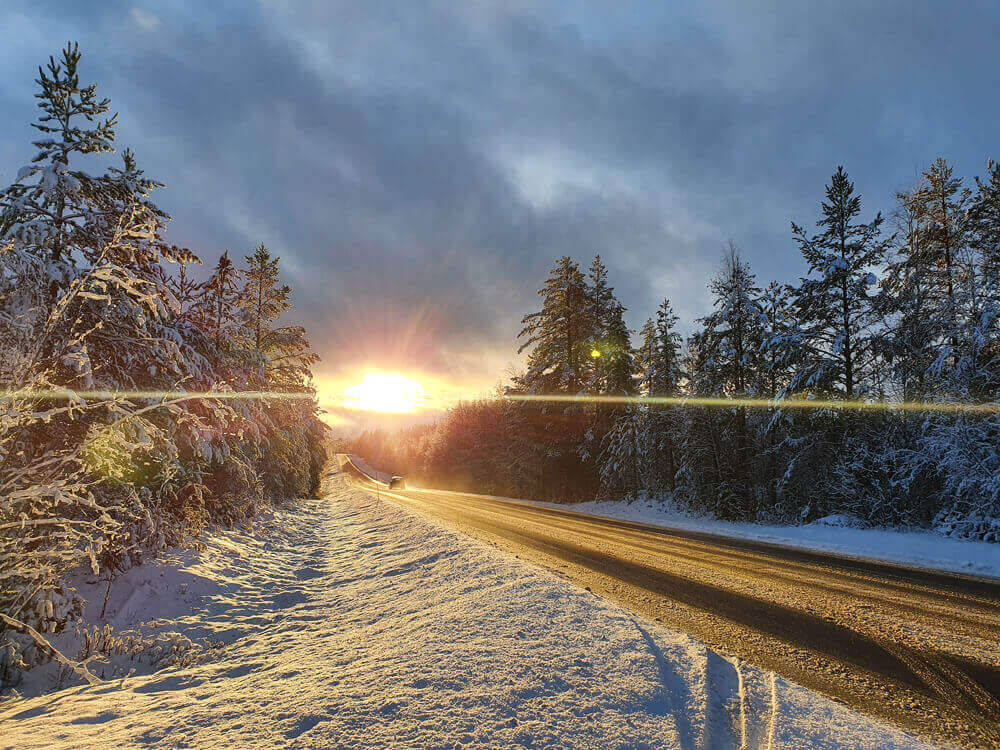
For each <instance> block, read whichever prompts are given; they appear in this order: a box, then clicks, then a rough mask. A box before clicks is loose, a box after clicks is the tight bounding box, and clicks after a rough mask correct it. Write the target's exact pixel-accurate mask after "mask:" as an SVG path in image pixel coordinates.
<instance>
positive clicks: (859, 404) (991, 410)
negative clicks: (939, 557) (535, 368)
mask: <svg viewBox="0 0 1000 750" xmlns="http://www.w3.org/2000/svg"><path fill="white" fill-rule="evenodd" d="M504 398H506V399H508V400H510V401H548V402H556V403H581V404H583V403H587V404H592V403H598V404H619V405H621V404H639V405H642V404H645V405H649V406H707V407H715V408H736V407H744V408H747V409H814V410H822V409H846V410H853V411H929V412H950V413H964V414H1000V402H995V401H994V402H989V403H970V402H961V401H837V400H834V399H810V398H789V399H784V400H775V399H768V398H702V397H689V398H680V397H668V396H592V395H587V394H578V395H575V396H574V395H569V394H565V393H555V394H550V395H542V394H534V393H530V394H529V393H509V394H506V395H505V396H504Z"/></svg>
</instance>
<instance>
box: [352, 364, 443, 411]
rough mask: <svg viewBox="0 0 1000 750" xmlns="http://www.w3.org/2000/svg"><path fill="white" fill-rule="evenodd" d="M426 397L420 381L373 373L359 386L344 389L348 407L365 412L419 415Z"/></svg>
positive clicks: (366, 376)
mask: <svg viewBox="0 0 1000 750" xmlns="http://www.w3.org/2000/svg"><path fill="white" fill-rule="evenodd" d="M424 397H425V393H424V388H423V386H422V385H420V383H418V382H417V381H416V380H411V379H410V378H404V377H403V376H402V375H394V374H391V373H384V372H370V373H368V374H367V375H365V377H364V380H362V381H361V382H360V383H358V384H357V385H352V386H351V387H349V388H345V389H344V406H346V407H347V408H349V409H361V410H364V411H384V412H394V413H405V412H411V411H415V410H416V409H417V407H418V406H420V404H421V403H423V401H424Z"/></svg>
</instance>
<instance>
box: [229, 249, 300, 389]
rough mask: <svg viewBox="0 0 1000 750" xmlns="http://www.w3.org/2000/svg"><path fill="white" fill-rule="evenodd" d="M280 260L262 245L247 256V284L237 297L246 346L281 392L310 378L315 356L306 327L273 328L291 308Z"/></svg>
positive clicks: (280, 326)
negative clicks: (283, 281)
mask: <svg viewBox="0 0 1000 750" xmlns="http://www.w3.org/2000/svg"><path fill="white" fill-rule="evenodd" d="M279 260H280V259H279V258H277V257H274V256H272V255H271V253H270V251H269V250H268V249H267V248H266V247H264V245H263V244H261V245H258V246H257V247H256V248H254V252H253V254H252V255H248V256H246V263H247V266H246V270H244V271H243V278H244V279H245V280H246V284H245V285H244V287H243V291H242V293H241V294H240V307H241V308H242V310H243V314H242V322H243V325H244V327H245V329H246V338H247V340H248V345H249V347H250V348H251V349H253V351H254V352H256V353H257V355H258V356H259V357H260V358H261V361H262V363H263V365H264V368H265V372H266V378H267V382H268V383H269V384H270V385H271V386H273V387H277V388H280V389H282V390H297V389H299V388H301V387H302V386H303V384H304V382H305V381H306V379H307V378H308V377H309V371H310V368H311V366H312V365H313V364H314V363H315V362H317V361H318V357H317V356H316V355H315V354H314V353H313V352H312V349H311V347H310V345H309V341H308V340H307V338H306V331H305V328H303V327H302V326H299V325H276V324H277V322H278V319H279V318H280V317H281V316H282V314H284V313H285V312H286V311H287V310H288V309H289V308H290V307H291V302H290V301H289V297H290V295H291V291H292V290H291V287H290V286H288V285H287V284H282V283H281V278H280V274H279V270H278V261H279Z"/></svg>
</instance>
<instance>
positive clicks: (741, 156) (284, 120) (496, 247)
mask: <svg viewBox="0 0 1000 750" xmlns="http://www.w3.org/2000/svg"><path fill="white" fill-rule="evenodd" d="M0 28H2V29H3V32H4V33H3V40H4V43H3V45H0V66H2V69H3V70H4V71H5V75H4V76H3V77H2V79H0V182H3V183H7V182H10V181H12V180H13V179H14V175H15V173H16V171H17V169H18V168H19V167H20V166H22V165H23V164H26V163H27V162H28V161H29V160H30V158H31V156H32V154H33V151H32V147H31V145H30V141H31V140H32V137H33V131H32V130H31V129H30V128H29V127H28V123H29V122H31V121H32V120H34V119H35V117H36V110H35V103H34V99H33V93H34V90H35V86H34V83H33V78H34V77H35V75H36V69H37V66H38V65H39V64H41V63H43V62H44V61H45V60H46V59H47V57H48V55H49V54H53V53H56V52H57V51H58V50H59V48H60V47H61V46H62V45H63V44H64V43H65V42H66V41H68V40H74V41H79V43H80V46H81V49H82V51H83V53H84V59H83V62H82V63H81V72H82V75H83V77H84V79H85V80H90V81H96V82H97V83H98V84H99V87H100V88H99V90H100V92H101V93H102V94H104V95H106V96H109V97H111V99H112V106H113V109H114V110H116V111H117V112H118V113H119V122H120V124H119V128H118V142H119V144H120V147H122V148H124V147H126V146H128V147H131V148H132V149H133V150H134V151H135V152H136V154H137V156H138V158H139V161H140V166H142V167H143V168H144V169H145V171H146V173H147V175H149V176H151V177H154V178H156V179H158V180H160V181H162V182H164V183H165V184H166V187H165V188H164V189H162V190H161V191H159V193H158V195H157V196H156V200H157V202H158V203H159V205H160V206H161V207H162V208H164V209H165V210H167V211H168V212H169V213H170V214H171V215H172V216H173V222H172V223H171V226H170V229H169V232H168V237H169V239H170V240H171V241H173V242H175V243H177V244H179V245H184V246H187V247H190V248H191V249H192V250H194V251H195V252H196V253H198V254H199V255H200V256H201V257H202V258H204V259H205V260H206V261H207V262H209V263H211V262H214V260H215V259H216V258H217V257H218V255H219V254H220V253H221V251H222V250H224V249H229V250H230V253H231V255H234V256H237V257H239V256H242V255H245V254H248V253H249V252H250V251H251V249H252V248H253V246H254V245H256V244H257V243H260V242H263V243H265V244H266V245H267V246H268V247H269V248H270V249H271V250H272V252H274V253H275V254H276V255H278V256H280V258H281V264H282V267H283V272H284V275H285V277H286V279H287V281H288V282H289V283H290V284H291V285H292V287H293V288H294V304H295V307H294V319H295V320H297V321H298V322H302V323H303V324H305V325H306V326H307V328H308V330H309V332H310V335H311V338H312V341H313V343H314V346H315V348H316V349H317V351H318V353H319V354H320V355H321V357H322V362H321V363H320V364H319V365H318V366H317V368H316V375H317V384H318V385H319V387H320V390H321V394H323V396H324V401H325V404H326V406H327V407H328V408H329V409H330V416H329V419H330V421H332V422H334V423H340V424H346V425H351V424H353V425H360V424H370V423H373V422H377V421H379V420H380V419H381V420H383V423H384V422H385V419H384V418H381V417H379V418H375V417H373V416H371V415H369V416H362V415H361V414H360V413H358V412H355V411H352V410H345V409H343V408H341V407H340V406H338V405H337V400H338V394H339V393H340V392H341V390H343V389H344V388H346V387H348V386H350V385H352V384H355V383H358V382H360V381H361V379H362V377H363V375H364V373H366V372H370V371H378V372H389V373H399V374H402V375H405V376H406V377H409V378H412V379H415V380H417V381H418V382H420V383H421V384H423V386H424V387H425V389H426V390H427V393H428V396H429V398H430V400H431V402H432V405H434V406H440V405H441V404H442V403H445V402H447V401H448V400H449V399H452V398H457V397H460V396H470V395H475V394H479V393H483V392H485V391H488V390H489V389H491V388H492V387H494V386H496V385H497V384H498V383H500V382H501V381H503V380H504V379H506V378H507V377H508V375H509V372H510V370H511V368H516V367H517V366H518V365H519V363H520V361H521V360H520V358H519V357H518V356H517V354H516V351H517V340H516V336H517V333H518V331H519V329H520V326H519V321H520V318H521V316H522V315H524V314H525V313H527V312H530V311H531V310H533V309H534V308H536V307H537V304H538V296H537V290H538V289H539V287H540V286H541V284H542V283H543V281H544V279H545V276H546V275H547V272H548V269H549V268H550V267H551V266H552V264H553V261H554V260H555V259H556V258H558V257H559V256H561V255H570V256H572V257H573V258H575V259H576V260H578V261H579V262H580V263H581V265H584V266H586V265H588V264H589V262H590V260H591V259H592V257H593V255H594V254H595V253H600V254H601V256H602V257H603V258H604V260H605V262H606V264H607V266H608V268H609V275H610V281H611V283H612V284H613V285H614V286H615V287H616V290H617V292H618V294H619V296H620V298H621V299H622V302H623V303H624V304H625V306H626V307H627V308H628V313H627V319H628V321H629V323H630V324H631V325H632V326H633V327H635V328H638V327H640V326H641V324H642V322H643V321H644V320H645V319H646V317H648V316H649V315H651V314H652V313H653V312H654V311H655V309H656V307H657V305H658V304H659V302H660V301H661V300H662V299H663V298H664V297H667V298H669V299H670V300H671V302H672V303H673V305H674V308H675V310H676V311H677V313H678V315H679V316H680V318H681V325H682V327H683V329H684V330H685V331H690V330H692V328H693V325H694V323H693V321H694V320H695V319H696V318H697V317H698V316H700V315H704V314H705V313H707V312H708V310H709V309H710V304H711V302H710V298H709V296H708V293H707V291H706V285H707V283H708V281H709V279H710V278H711V276H712V275H713V273H714V272H715V271H716V270H717V268H718V266H719V261H720V258H721V257H722V253H723V248H724V246H725V245H726V243H727V242H728V241H729V240H732V241H734V242H735V243H736V245H737V246H738V247H739V248H740V249H741V252H742V253H743V255H744V256H745V257H746V258H747V259H748V260H749V261H750V263H751V265H752V267H753V269H754V270H755V271H756V273H757V275H758V279H759V280H760V281H761V282H762V283H766V282H768V281H770V280H772V279H778V280H781V281H793V280H794V279H796V278H797V277H798V276H800V275H801V274H803V273H804V272H805V267H804V265H803V263H802V261H801V258H800V256H799V254H798V250H797V248H796V246H795V243H794V242H793V241H792V236H791V231H790V226H789V224H790V222H791V221H793V220H794V221H796V222H797V223H800V224H803V225H806V226H811V225H812V224H813V223H814V222H815V221H816V219H817V218H818V215H817V214H818V204H819V202H820V200H821V199H822V197H823V186H824V184H825V183H826V182H827V181H828V180H829V177H830V175H831V174H832V172H833V171H834V170H835V169H836V167H837V165H839V164H842V165H843V166H844V167H845V168H846V169H847V171H848V172H849V174H850V175H851V177H852V178H853V179H854V181H855V183H856V187H857V189H858V190H859V192H860V193H861V194H862V196H863V218H866V219H867V217H868V216H870V215H871V214H873V213H874V212H875V211H877V210H882V211H883V212H887V213H888V212H890V211H891V210H892V208H893V200H892V196H893V195H894V193H895V192H897V191H899V190H902V189H905V188H907V187H909V186H910V185H912V184H913V183H914V181H915V179H916V177H917V175H918V174H919V172H920V171H921V170H922V169H923V168H924V167H926V165H927V164H929V163H930V162H931V161H933V160H934V159H935V158H936V157H938V156H945V157H946V158H948V159H949V160H950V161H951V162H952V163H953V164H954V165H955V166H956V170H957V172H958V173H959V174H962V175H964V176H966V177H968V178H969V179H970V181H971V177H972V176H973V175H975V174H982V173H983V172H984V170H985V165H986V161H987V159H988V158H989V157H991V156H992V157H1000V149H998V145H1000V144H997V142H996V132H997V127H996V125H997V122H998V115H1000V98H998V97H997V96H996V92H997V90H998V83H1000V81H998V78H1000V75H998V73H997V69H998V66H997V52H996V40H997V38H1000V4H997V3H995V2H986V1H976V0H969V1H962V0H959V1H958V2H943V1H942V2H921V1H920V0H906V1H900V2H896V1H894V0H886V1H883V2H875V3H872V2H870V0H868V1H864V2H862V1H856V0H841V1H840V2H818V1H817V2H807V3H803V2H801V1H800V0H759V1H758V2H755V3H746V2H715V1H713V0H699V1H693V2H688V1H687V0H675V1H673V2H669V3H664V2H649V3H643V2H630V1H629V0H621V2H614V3H609V2H592V3H589V2H571V1H568V0H560V1H559V2H543V1H536V2H527V1H521V0H462V1H460V2H437V1H435V0H402V1H401V2H378V1H377V0H371V1H370V2H363V3H358V2H332V1H329V0H314V1H312V2H297V1H296V0H257V1H256V2H254V1H253V0H241V1H239V2H227V1H225V0H223V1H220V2H211V3H205V2H179V1H178V0H159V1H158V2H140V3H127V2H120V1H118V0H105V1H102V2H96V1H93V2H91V1H90V0H78V1H77V2H69V1H66V2H53V1H52V0H2V2H0ZM394 419H395V421H393V422H392V423H393V424H395V423H398V422H399V420H400V419H401V418H399V417H397V418H394ZM405 419H409V417H407V418H403V421H405Z"/></svg>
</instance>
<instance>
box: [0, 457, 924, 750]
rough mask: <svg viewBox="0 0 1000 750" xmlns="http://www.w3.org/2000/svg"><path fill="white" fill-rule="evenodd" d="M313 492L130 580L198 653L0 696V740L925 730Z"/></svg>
mask: <svg viewBox="0 0 1000 750" xmlns="http://www.w3.org/2000/svg"><path fill="white" fill-rule="evenodd" d="M324 489H325V494H324V497H323V499H321V500H309V501H304V502H303V504H302V505H301V506H300V507H297V508H295V509H291V510H284V511H280V512H277V513H275V514H274V516H273V517H272V518H271V519H270V521H269V523H268V524H267V526H266V530H265V532H264V533H263V534H258V535H250V534H248V533H245V532H228V533H219V534H215V535H213V536H212V537H210V538H209V539H208V540H207V543H206V546H205V549H204V550H202V551H200V552H199V553H198V554H196V555H192V556H188V557H183V556H182V557H181V558H179V559H181V560H186V563H185V565H184V566H183V569H180V570H173V569H169V570H168V569H166V568H165V567H163V564H161V569H159V572H162V573H164V575H163V576H159V575H158V574H157V571H158V568H157V566H156V565H148V566H144V567H145V570H144V571H139V572H138V573H135V574H133V575H132V576H131V577H130V579H131V580H133V581H137V580H143V581H146V583H144V584H143V585H144V586H145V587H146V589H145V590H146V593H145V594H142V595H141V596H145V597H147V599H146V601H147V604H148V608H149V611H150V612H157V613H160V614H163V613H170V617H169V619H168V620H167V621H166V622H163V623H161V626H162V627H169V628H173V629H177V630H180V631H181V632H183V633H185V634H186V635H188V636H190V637H191V638H193V639H199V640H202V641H205V640H209V641H212V642H215V643H216V644H217V647H216V648H213V649H209V650H208V652H207V654H208V655H207V656H205V657H204V658H203V659H201V660H200V661H199V662H198V663H196V664H194V665H190V666H187V667H184V668H177V667H172V668H168V669H166V670H162V671H160V672H157V673H155V674H152V675H146V676H140V677H132V678H129V679H126V680H125V681H124V683H121V681H115V682H113V683H109V684H106V685H101V686H96V687H72V688H68V689H64V690H61V691H59V692H56V693H50V694H47V695H42V696H39V697H35V698H30V699H25V700H19V701H17V702H14V703H7V704H4V705H2V706H0V724H2V726H3V728H4V731H3V734H2V735H0V745H2V746H9V747H17V748H23V747H73V748H76V747H97V746H101V747H112V746H135V745H155V746H163V747H212V746H227V747H244V746H268V747H270V746H288V747H371V746H379V745H383V746H386V745H392V746H401V747H458V746H491V747H497V746H508V745H515V746H526V747H586V748H595V747H651V748H652V747H656V748H726V747H740V746H744V747H775V748H777V747H781V748H789V747H802V748H815V747H850V748H856V747H872V748H876V747H877V748H891V747H905V748H911V747H919V746H921V745H920V743H918V742H917V741H916V740H915V739H914V738H913V737H910V736H908V735H906V734H904V733H902V732H901V731H899V730H897V729H894V728H891V727H887V726H883V725H880V724H878V723H877V722H875V721H873V720H871V719H868V718H866V717H864V716H861V715H859V714H856V713H854V712H852V711H850V710H849V709H847V708H845V707H844V706H842V705H840V704H838V703H835V702H833V701H831V700H829V699H827V698H824V697H822V696H819V695H817V694H814V693H811V692H809V691H807V690H805V689H804V688H801V687H798V686H796V685H792V684H790V683H788V682H786V681H784V680H782V679H781V678H778V677H776V676H775V675H774V674H772V673H768V672H762V671H760V670H758V669H755V668H752V667H750V666H748V665H746V664H744V663H740V662H737V661H734V660H730V659H726V658H724V657H722V656H719V655H717V654H715V653H713V652H712V651H710V650H707V649H706V648H705V647H704V646H703V645H701V644H699V643H698V642H696V641H694V640H693V639H691V638H690V637H688V636H685V635H682V634H678V633H675V632H672V631H669V630H666V629H664V628H662V627H659V626H657V625H655V624H651V623H648V622H644V621H642V620H641V619H638V618H637V617H635V616H633V615H631V614H629V613H628V612H626V611H624V610H622V609H620V608H618V607H616V606H615V605H613V604H610V603H608V602H607V601H605V600H603V599H601V598H600V597H598V596H596V595H594V594H591V593H589V592H587V591H584V590H582V589H578V588H576V587H574V586H573V585H571V584H568V583H566V582H564V581H562V580H560V579H558V578H557V577H555V576H554V575H551V574H548V573H546V572H544V571H540V570H538V569H536V568H535V567H533V566H530V565H528V564H526V563H523V562H521V561H519V560H516V559H514V558H513V557H510V556H508V555H506V554H504V553H501V552H498V551H496V550H494V549H493V548H491V547H489V546H486V545H484V544H482V543H480V542H477V541H474V540H470V539H468V538H467V537H464V536H461V535H458V534H456V533H455V532H452V531H449V530H447V529H445V528H443V527H441V526H438V525H436V524H435V523H434V522H431V521H427V520H423V519H421V518H420V517H418V516H416V515H414V514H412V513H411V512H410V511H408V510H405V509H403V508H400V507H398V506H396V505H393V504H391V503H387V502H385V501H380V500H378V499H376V498H374V497H372V496H370V495H367V494H365V493H362V492H360V491H358V490H356V489H354V488H353V487H351V486H350V485H349V484H348V483H347V482H346V481H345V479H344V478H343V477H342V476H341V475H339V474H336V473H333V474H330V475H329V476H328V477H327V479H326V480H325V488H324ZM157 582H159V583H157ZM193 592H194V593H193ZM141 596H140V595H133V596H126V597H125V598H124V599H123V601H131V602H132V604H131V605H130V606H132V608H133V610H135V608H136V603H137V601H140V600H141ZM140 614H141V608H140V609H139V610H136V611H135V612H134V617H136V618H137V619H141V616H140Z"/></svg>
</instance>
